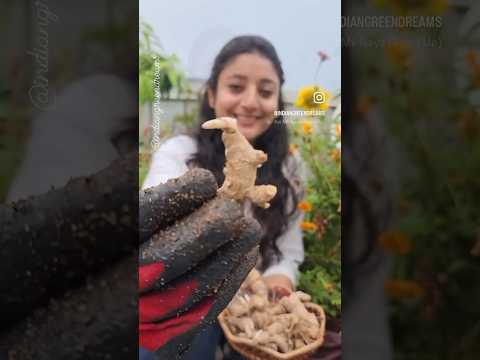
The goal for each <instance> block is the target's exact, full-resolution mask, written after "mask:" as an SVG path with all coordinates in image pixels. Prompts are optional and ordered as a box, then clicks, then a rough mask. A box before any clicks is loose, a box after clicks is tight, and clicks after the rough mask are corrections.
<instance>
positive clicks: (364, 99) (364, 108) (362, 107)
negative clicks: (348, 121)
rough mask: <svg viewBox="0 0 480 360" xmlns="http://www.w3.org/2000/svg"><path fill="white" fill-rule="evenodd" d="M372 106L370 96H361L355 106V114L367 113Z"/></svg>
mask: <svg viewBox="0 0 480 360" xmlns="http://www.w3.org/2000/svg"><path fill="white" fill-rule="evenodd" d="M372 104H373V99H372V98H371V97H370V96H366V95H361V96H360V97H359V99H358V102H357V106H356V108H357V112H358V113H359V114H362V115H363V114H366V113H368V112H369V111H370V108H371V107H372Z"/></svg>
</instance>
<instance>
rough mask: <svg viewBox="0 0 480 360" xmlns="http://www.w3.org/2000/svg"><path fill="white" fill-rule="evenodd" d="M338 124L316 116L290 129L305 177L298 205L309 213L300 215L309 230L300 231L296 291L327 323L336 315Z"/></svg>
mask: <svg viewBox="0 0 480 360" xmlns="http://www.w3.org/2000/svg"><path fill="white" fill-rule="evenodd" d="M339 121H340V119H338V118H335V119H334V118H331V117H329V116H327V115H322V116H319V117H316V118H309V119H305V120H304V121H300V122H296V123H294V124H292V126H291V127H290V131H291V137H292V144H294V145H293V146H294V147H296V146H298V151H300V153H301V155H302V159H303V160H304V162H305V164H306V166H307V168H308V170H309V174H310V176H309V178H308V180H307V189H306V198H305V199H304V200H305V202H306V204H308V205H309V206H311V210H310V211H307V212H306V213H305V222H307V223H309V224H311V225H310V226H314V227H315V230H312V231H304V244H305V262H304V263H303V264H302V266H301V268H300V270H301V275H300V284H299V288H300V289H301V290H303V291H305V292H307V293H309V294H311V295H312V297H313V299H314V301H315V302H316V303H318V304H320V305H322V306H323V307H324V309H325V311H326V312H327V314H329V315H330V316H333V317H337V316H339V314H340V311H341V283H340V281H341V258H340V255H341V241H340V227H341V214H340V198H341V194H340V171H341V166H340V139H339V137H338V134H336V132H337V131H338V132H339V131H340V123H339ZM310 125H311V127H312V129H311V130H309V129H310ZM291 147H292V145H291Z"/></svg>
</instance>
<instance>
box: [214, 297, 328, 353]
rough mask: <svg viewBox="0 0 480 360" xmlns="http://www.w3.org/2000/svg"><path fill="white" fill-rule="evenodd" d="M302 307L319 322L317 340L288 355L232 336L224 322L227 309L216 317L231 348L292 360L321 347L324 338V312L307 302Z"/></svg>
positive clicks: (317, 306) (318, 306) (319, 307)
mask: <svg viewBox="0 0 480 360" xmlns="http://www.w3.org/2000/svg"><path fill="white" fill-rule="evenodd" d="M304 305H305V307H306V308H307V309H308V310H309V311H310V310H313V311H311V312H313V313H315V315H316V316H317V318H318V319H319V320H320V322H321V324H320V330H319V334H318V339H317V340H315V341H314V342H312V343H310V344H308V345H306V346H304V347H302V348H300V349H296V350H294V351H291V352H289V353H280V352H278V351H275V350H273V349H269V348H265V347H261V346H258V345H257V344H255V343H254V342H253V341H252V340H250V339H245V338H241V337H239V336H236V335H233V334H232V332H231V331H230V328H229V327H228V325H227V324H226V321H225V316H226V315H227V313H228V308H226V309H225V310H223V311H222V312H221V313H220V315H219V316H218V322H219V323H220V326H221V327H222V329H223V332H224V334H225V337H226V338H227V340H228V342H229V343H230V344H232V346H233V347H235V348H237V347H239V346H241V345H247V346H249V347H252V348H255V349H257V350H258V351H259V352H264V353H267V354H269V355H270V356H273V357H275V358H276V359H279V360H290V359H293V358H295V357H297V356H299V355H303V354H306V353H309V352H312V351H315V350H316V349H318V348H319V347H320V346H322V344H323V341H324V338H325V323H326V317H325V311H324V310H323V308H322V307H321V306H320V305H318V304H314V303H311V302H307V303H304ZM236 350H237V351H238V349H236Z"/></svg>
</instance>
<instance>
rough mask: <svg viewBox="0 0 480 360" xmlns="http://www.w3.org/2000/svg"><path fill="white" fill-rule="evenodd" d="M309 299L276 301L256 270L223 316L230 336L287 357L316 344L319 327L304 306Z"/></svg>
mask: <svg viewBox="0 0 480 360" xmlns="http://www.w3.org/2000/svg"><path fill="white" fill-rule="evenodd" d="M310 301H311V297H310V295H308V294H306V293H304V292H301V291H296V292H293V293H291V294H290V295H289V296H284V297H282V298H280V299H278V300H277V299H275V298H272V297H271V296H269V291H268V288H267V286H266V284H265V282H264V281H263V279H262V277H261V275H260V273H259V272H258V271H257V270H255V269H254V270H252V271H251V272H250V274H249V275H248V277H247V279H246V280H245V282H244V283H243V285H242V287H241V288H240V290H239V291H238V293H237V295H236V296H235V298H234V299H233V300H232V302H231V303H230V305H229V306H228V308H227V311H226V312H225V317H224V319H225V322H226V324H227V326H228V327H229V329H230V331H231V332H232V334H233V335H236V336H238V337H241V338H245V339H249V340H251V341H252V342H253V343H254V344H256V345H258V346H261V347H265V348H269V349H272V350H275V351H278V352H280V353H289V352H291V351H294V350H297V349H300V348H302V347H304V346H306V345H308V344H311V343H313V342H314V341H316V340H317V339H318V337H319V335H320V323H319V321H318V318H317V317H316V315H315V314H313V313H311V312H309V311H308V310H307V309H306V307H305V303H306V302H310Z"/></svg>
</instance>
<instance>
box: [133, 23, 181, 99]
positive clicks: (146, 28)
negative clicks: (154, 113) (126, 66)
mask: <svg viewBox="0 0 480 360" xmlns="http://www.w3.org/2000/svg"><path fill="white" fill-rule="evenodd" d="M139 43H140V46H139V58H138V62H139V64H138V66H139V98H140V104H144V103H146V102H153V101H154V99H155V88H157V89H158V91H159V93H160V97H161V98H168V97H169V96H170V93H171V91H172V90H176V91H177V93H178V94H182V93H185V92H188V91H189V90H190V87H189V84H188V82H187V79H186V76H185V74H184V73H183V71H182V70H180V60H179V58H178V57H177V56H176V55H175V54H171V55H167V54H165V53H164V51H163V50H162V48H161V46H160V43H159V41H158V38H157V37H156V35H155V33H154V31H153V28H152V27H151V25H149V24H147V23H146V22H145V21H143V20H142V19H140V39H139Z"/></svg>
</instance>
